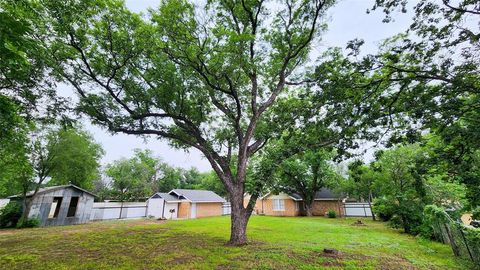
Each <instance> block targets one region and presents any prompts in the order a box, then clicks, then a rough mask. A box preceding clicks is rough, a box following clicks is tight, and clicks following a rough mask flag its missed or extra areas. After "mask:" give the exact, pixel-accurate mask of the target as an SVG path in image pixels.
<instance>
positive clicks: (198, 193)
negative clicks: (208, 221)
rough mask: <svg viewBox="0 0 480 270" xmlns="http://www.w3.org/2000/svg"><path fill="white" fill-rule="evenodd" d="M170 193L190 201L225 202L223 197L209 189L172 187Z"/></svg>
mask: <svg viewBox="0 0 480 270" xmlns="http://www.w3.org/2000/svg"><path fill="white" fill-rule="evenodd" d="M169 194H170V195H175V196H178V197H180V198H181V197H183V198H185V199H187V200H189V201H192V202H222V203H223V202H225V199H224V198H222V197H220V196H219V195H217V194H216V193H215V192H213V191H210V190H195V189H173V190H172V191H170V192H169Z"/></svg>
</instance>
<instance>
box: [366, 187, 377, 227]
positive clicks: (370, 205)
mask: <svg viewBox="0 0 480 270" xmlns="http://www.w3.org/2000/svg"><path fill="white" fill-rule="evenodd" d="M372 197H373V196H372V191H371V190H370V191H369V193H368V207H370V212H371V213H372V220H373V221H376V220H377V219H376V218H375V213H373V209H372Z"/></svg>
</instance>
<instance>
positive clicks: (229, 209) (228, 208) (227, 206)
mask: <svg viewBox="0 0 480 270" xmlns="http://www.w3.org/2000/svg"><path fill="white" fill-rule="evenodd" d="M231 213H232V206H231V205H230V203H229V202H226V203H224V204H223V205H222V215H230V214H231Z"/></svg>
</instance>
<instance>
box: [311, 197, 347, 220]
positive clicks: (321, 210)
mask: <svg viewBox="0 0 480 270" xmlns="http://www.w3.org/2000/svg"><path fill="white" fill-rule="evenodd" d="M342 205H343V204H342V202H341V201H337V200H320V201H315V202H314V203H313V209H312V214H313V215H314V216H325V213H326V212H328V210H333V211H335V213H337V216H343V207H342Z"/></svg>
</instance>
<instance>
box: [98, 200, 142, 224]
mask: <svg viewBox="0 0 480 270" xmlns="http://www.w3.org/2000/svg"><path fill="white" fill-rule="evenodd" d="M120 212H121V213H122V215H121V217H120ZM146 214H147V203H146V202H125V203H123V206H122V203H120V202H98V203H94V204H93V207H92V214H91V215H90V219H91V220H105V219H118V218H140V217H145V216H146Z"/></svg>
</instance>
